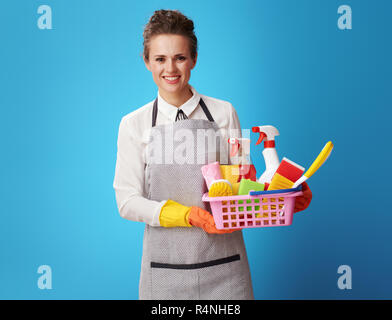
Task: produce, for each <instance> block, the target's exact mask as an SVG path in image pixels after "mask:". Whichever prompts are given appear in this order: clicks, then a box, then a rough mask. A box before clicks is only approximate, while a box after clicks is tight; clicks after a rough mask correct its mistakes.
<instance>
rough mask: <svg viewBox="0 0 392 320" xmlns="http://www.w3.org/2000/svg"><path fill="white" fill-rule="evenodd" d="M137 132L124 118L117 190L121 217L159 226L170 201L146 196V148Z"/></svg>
mask: <svg viewBox="0 0 392 320" xmlns="http://www.w3.org/2000/svg"><path fill="white" fill-rule="evenodd" d="M134 132H135V129H134V128H131V127H130V126H129V124H128V123H127V119H125V118H123V119H122V120H121V123H120V128H119V131H118V140H117V161H116V169H115V175H114V182H113V187H114V189H115V192H116V201H117V206H118V210H119V212H120V215H121V217H123V218H125V219H128V220H133V221H140V222H145V223H147V224H149V225H151V226H159V225H160V223H159V214H160V211H161V208H162V206H163V204H164V203H165V202H166V201H161V202H159V201H153V200H149V199H146V198H145V197H143V190H144V174H145V173H144V170H145V161H144V154H143V153H144V145H143V141H142V137H135V136H134Z"/></svg>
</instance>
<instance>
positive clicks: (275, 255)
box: [0, 0, 392, 299]
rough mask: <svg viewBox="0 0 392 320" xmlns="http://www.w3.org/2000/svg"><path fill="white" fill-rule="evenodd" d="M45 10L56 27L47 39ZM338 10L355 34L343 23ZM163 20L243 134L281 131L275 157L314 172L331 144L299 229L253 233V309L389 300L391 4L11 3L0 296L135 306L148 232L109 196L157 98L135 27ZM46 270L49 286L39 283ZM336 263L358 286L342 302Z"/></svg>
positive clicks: (1, 91) (1, 101)
mask: <svg viewBox="0 0 392 320" xmlns="http://www.w3.org/2000/svg"><path fill="white" fill-rule="evenodd" d="M42 4H46V5H49V6H50V7H51V9H52V24H53V29H52V30H41V29H39V28H38V26H37V21H38V19H39V17H40V16H41V14H39V13H37V9H38V7H39V6H40V5H42ZM342 4H347V5H350V6H351V9H352V29H351V30H340V29H339V28H338V26H337V21H338V18H339V14H338V13H337V9H338V7H339V6H340V5H342ZM162 8H165V9H179V10H181V11H182V12H183V13H184V14H186V15H188V16H189V17H191V18H192V19H193V20H194V22H195V26H196V34H197V36H198V39H199V44H200V46H199V58H198V63H197V66H196V68H195V69H194V71H193V73H192V77H191V81H190V83H191V84H192V85H193V86H195V88H196V89H197V90H198V91H199V92H201V93H203V94H205V95H209V96H213V97H216V98H219V99H223V100H227V101H230V102H231V103H232V104H233V105H234V106H235V108H236V109H237V111H238V115H239V118H240V121H241V124H242V127H243V128H251V127H252V126H255V125H264V124H273V125H275V126H276V127H278V129H279V130H280V133H281V135H280V136H279V137H278V138H277V147H278V153H279V155H280V156H281V157H283V156H286V157H288V158H290V159H292V160H294V161H296V162H297V163H300V164H302V165H303V166H305V167H309V166H310V164H311V162H312V161H313V160H314V158H315V157H316V156H317V154H318V153H319V152H320V150H321V148H322V147H323V146H324V144H325V143H326V142H327V141H328V140H332V141H333V142H334V144H335V149H334V151H333V153H332V155H331V157H330V158H329V159H328V161H327V163H326V164H325V165H324V166H323V167H322V168H321V169H320V170H319V172H317V173H316V174H315V175H314V176H313V177H312V178H311V179H310V180H309V185H310V187H311V189H312V191H313V201H312V203H311V206H310V207H309V209H307V210H306V211H304V212H302V213H298V214H296V215H295V217H294V221H293V225H292V226H290V227H282V228H262V229H250V230H244V237H245V241H246V246H247V250H248V255H249V261H250V267H251V272H252V279H253V283H254V292H255V297H256V298H257V299H293V298H294V299H365V298H366V299H376V298H377V299H385V298H392V280H391V274H390V271H391V270H392V258H391V240H392V237H391V232H390V224H391V223H392V216H391V210H390V208H389V200H388V193H387V190H388V188H389V182H388V181H389V180H390V178H391V174H390V172H389V169H388V168H387V169H385V168H384V169H382V166H385V165H387V164H388V161H389V159H390V158H391V152H390V149H389V147H388V146H389V145H390V138H391V134H390V133H389V127H390V117H391V111H390V108H391V95H392V93H391V92H392V90H391V74H392V72H391V71H392V68H391V67H392V63H391V56H392V52H391V51H392V50H391V41H390V34H391V30H392V21H391V19H390V15H391V13H392V4H391V2H390V1H381V0H380V1H377V2H375V1H370V0H369V1H359V0H357V1H348V0H340V1H335V0H323V1H321V0H317V1H314V0H297V1H289V0H287V1H276V0H274V1H273V0H271V1H240V2H238V1H232V0H226V1H208V2H207V1H206V2H205V4H203V1H201V2H200V1H197V2H191V1H189V2H184V1H174V0H173V1H152V0H151V1H138V2H136V1H125V0H121V1H120V0H115V1H113V0H112V1H99V0H94V1H87V0H85V1H76V0H69V1H59V0H46V1H22V0H18V1H10V0H9V1H6V2H4V3H2V6H1V9H0V35H1V50H0V67H1V70H0V85H1V87H0V106H1V117H0V119H1V120H0V121H1V126H0V130H1V134H0V137H1V138H0V139H1V147H2V150H1V172H2V173H1V180H2V183H1V187H0V188H1V199H2V208H1V221H0V259H1V260H0V263H1V265H0V298H2V299H137V292H138V280H139V270H140V262H141V253H142V237H143V230H144V225H143V224H142V223H137V222H132V221H127V220H125V219H122V218H121V217H120V215H119V214H118V211H117V206H116V202H115V194H114V190H113V187H112V183H113V177H114V168H115V161H116V150H117V149H116V148H117V147H116V141H117V133H118V126H119V123H120V120H121V117H122V116H124V115H125V114H127V113H129V112H131V111H133V110H135V109H137V108H139V107H140V106H142V105H144V104H145V103H147V102H148V101H151V100H152V99H153V98H154V97H155V95H156V92H157V88H156V86H155V84H154V82H153V80H152V77H151V74H150V73H149V72H148V71H147V70H146V69H145V66H144V64H143V61H142V58H141V52H142V30H143V26H144V24H145V23H146V22H147V21H148V18H149V16H150V15H151V14H152V13H153V11H154V10H156V9H162ZM251 137H252V139H253V140H252V141H253V142H252V143H253V146H252V158H253V161H254V163H255V165H256V168H257V170H258V173H259V174H260V173H261V172H262V171H263V170H264V161H263V159H262V155H261V151H262V148H261V147H254V143H255V141H256V139H257V135H256V134H253V133H252V136H251ZM388 177H389V178H388ZM40 265H49V266H50V267H51V269H52V289H51V290H41V289H39V288H38V286H37V281H38V278H39V277H40V274H39V273H37V269H38V267H39V266H40ZM340 265H348V266H350V267H351V269H352V289H351V290H340V289H339V288H338V285H337V281H338V278H339V276H340V274H338V272H337V270H338V267H339V266H340Z"/></svg>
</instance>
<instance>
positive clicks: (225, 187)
mask: <svg viewBox="0 0 392 320" xmlns="http://www.w3.org/2000/svg"><path fill="white" fill-rule="evenodd" d="M232 195H233V189H232V188H231V186H230V184H228V183H227V182H223V181H221V182H215V183H213V184H212V185H211V187H210V190H209V191H208V196H209V197H226V196H232Z"/></svg>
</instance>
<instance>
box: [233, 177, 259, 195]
mask: <svg viewBox="0 0 392 320" xmlns="http://www.w3.org/2000/svg"><path fill="white" fill-rule="evenodd" d="M251 190H253V191H263V190H264V184H262V183H258V182H255V181H252V180H249V179H241V182H240V187H239V190H238V195H247V194H249V191H251Z"/></svg>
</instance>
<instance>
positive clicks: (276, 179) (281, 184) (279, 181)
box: [268, 173, 294, 190]
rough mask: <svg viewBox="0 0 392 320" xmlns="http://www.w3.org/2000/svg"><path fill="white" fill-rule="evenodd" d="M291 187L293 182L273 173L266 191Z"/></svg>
mask: <svg viewBox="0 0 392 320" xmlns="http://www.w3.org/2000/svg"><path fill="white" fill-rule="evenodd" d="M293 185H294V182H293V181H290V180H289V179H287V178H285V177H283V176H281V175H280V174H279V173H275V174H274V176H273V178H272V180H271V184H270V185H269V187H268V190H280V189H290V188H292V186H293Z"/></svg>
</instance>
